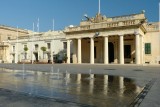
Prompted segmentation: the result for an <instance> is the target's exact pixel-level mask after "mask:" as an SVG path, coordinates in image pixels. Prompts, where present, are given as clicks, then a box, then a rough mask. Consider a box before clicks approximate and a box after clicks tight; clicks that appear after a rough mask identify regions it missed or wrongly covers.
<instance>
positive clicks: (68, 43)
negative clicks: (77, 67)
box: [67, 40, 70, 64]
mask: <svg viewBox="0 0 160 107" xmlns="http://www.w3.org/2000/svg"><path fill="white" fill-rule="evenodd" d="M67 63H68V64H70V40H67Z"/></svg>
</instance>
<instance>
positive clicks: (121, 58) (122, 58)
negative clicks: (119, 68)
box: [119, 35, 124, 64]
mask: <svg viewBox="0 0 160 107" xmlns="http://www.w3.org/2000/svg"><path fill="white" fill-rule="evenodd" d="M119 58H120V64H124V39H123V35H120V57H119Z"/></svg>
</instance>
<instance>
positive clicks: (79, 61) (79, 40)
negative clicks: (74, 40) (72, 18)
mask: <svg viewBox="0 0 160 107" xmlns="http://www.w3.org/2000/svg"><path fill="white" fill-rule="evenodd" d="M81 53H82V52H81V38H79V39H78V64H81V59H82V57H81Z"/></svg>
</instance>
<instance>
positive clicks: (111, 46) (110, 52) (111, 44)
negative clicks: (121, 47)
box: [108, 42, 114, 63]
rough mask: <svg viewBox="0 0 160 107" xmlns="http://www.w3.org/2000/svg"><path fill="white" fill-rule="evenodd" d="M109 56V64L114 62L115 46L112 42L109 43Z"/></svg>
mask: <svg viewBox="0 0 160 107" xmlns="http://www.w3.org/2000/svg"><path fill="white" fill-rule="evenodd" d="M108 47H109V49H108V55H109V63H112V62H114V45H113V43H112V42H109V43H108Z"/></svg>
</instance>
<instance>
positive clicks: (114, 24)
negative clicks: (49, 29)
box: [65, 19, 141, 33]
mask: <svg viewBox="0 0 160 107" xmlns="http://www.w3.org/2000/svg"><path fill="white" fill-rule="evenodd" d="M140 22H141V20H138V19H137V20H127V21H119V22H105V23H104V22H103V23H92V24H90V25H85V26H77V27H67V28H66V29H65V32H66V33H67V32H76V31H85V30H94V29H103V28H113V27H122V26H131V25H138V24H140Z"/></svg>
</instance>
